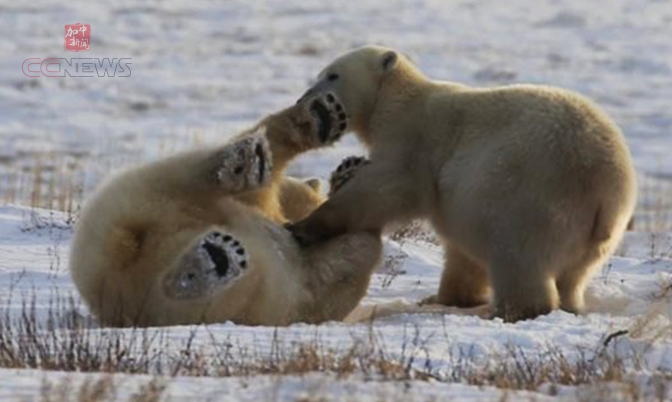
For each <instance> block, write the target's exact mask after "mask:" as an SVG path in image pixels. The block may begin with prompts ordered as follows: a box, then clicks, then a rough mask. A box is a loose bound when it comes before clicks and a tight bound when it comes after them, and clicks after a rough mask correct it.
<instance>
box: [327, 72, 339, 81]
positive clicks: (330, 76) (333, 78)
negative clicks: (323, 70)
mask: <svg viewBox="0 0 672 402" xmlns="http://www.w3.org/2000/svg"><path fill="white" fill-rule="evenodd" d="M337 79H338V74H336V73H329V74H328V75H327V80H329V81H332V82H333V81H336V80H337Z"/></svg>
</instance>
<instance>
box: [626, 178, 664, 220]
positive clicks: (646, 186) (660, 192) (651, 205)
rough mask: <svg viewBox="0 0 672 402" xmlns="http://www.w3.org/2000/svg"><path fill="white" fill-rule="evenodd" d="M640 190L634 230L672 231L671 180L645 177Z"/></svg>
mask: <svg viewBox="0 0 672 402" xmlns="http://www.w3.org/2000/svg"><path fill="white" fill-rule="evenodd" d="M640 189H641V190H640V193H639V210H638V213H637V219H636V220H635V227H634V229H635V230H638V231H641V232H665V231H670V230H672V180H670V179H669V178H666V179H660V178H657V177H655V175H654V176H653V177H652V176H648V175H647V176H645V177H644V179H643V181H642V183H640Z"/></svg>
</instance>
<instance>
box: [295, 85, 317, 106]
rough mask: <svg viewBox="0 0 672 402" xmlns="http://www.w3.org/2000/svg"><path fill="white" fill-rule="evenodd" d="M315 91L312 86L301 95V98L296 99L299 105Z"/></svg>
mask: <svg viewBox="0 0 672 402" xmlns="http://www.w3.org/2000/svg"><path fill="white" fill-rule="evenodd" d="M313 92H314V91H313V88H310V89H309V90H307V91H306V92H305V93H304V94H303V95H301V97H300V98H299V100H297V101H296V104H297V105H298V104H299V103H301V102H303V101H304V100H306V98H307V97H309V96H310V95H312V94H313Z"/></svg>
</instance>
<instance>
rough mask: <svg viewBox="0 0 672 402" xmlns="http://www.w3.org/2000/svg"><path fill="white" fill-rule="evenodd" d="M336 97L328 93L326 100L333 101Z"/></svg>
mask: <svg viewBox="0 0 672 402" xmlns="http://www.w3.org/2000/svg"><path fill="white" fill-rule="evenodd" d="M335 100H336V99H335V98H334V95H332V94H329V95H327V102H329V103H333V102H334V101H335Z"/></svg>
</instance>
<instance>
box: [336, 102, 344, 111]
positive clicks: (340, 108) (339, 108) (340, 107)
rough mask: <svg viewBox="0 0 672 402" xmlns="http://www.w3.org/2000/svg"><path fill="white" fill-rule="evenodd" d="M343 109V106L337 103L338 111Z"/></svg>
mask: <svg viewBox="0 0 672 402" xmlns="http://www.w3.org/2000/svg"><path fill="white" fill-rule="evenodd" d="M341 110H343V106H341V104H340V103H337V104H336V111H337V112H340V111H341Z"/></svg>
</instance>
